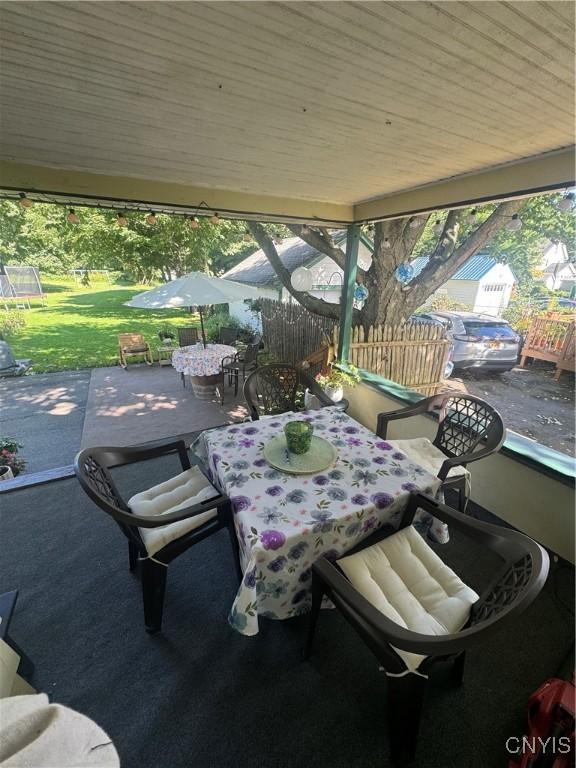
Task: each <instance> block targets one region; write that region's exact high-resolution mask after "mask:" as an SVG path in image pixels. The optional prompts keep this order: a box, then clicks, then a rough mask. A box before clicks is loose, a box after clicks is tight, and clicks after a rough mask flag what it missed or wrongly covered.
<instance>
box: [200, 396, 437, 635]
mask: <svg viewBox="0 0 576 768" xmlns="http://www.w3.org/2000/svg"><path fill="white" fill-rule="evenodd" d="M295 418H297V419H302V418H304V419H305V420H307V421H310V422H311V423H312V424H313V426H314V434H315V435H319V436H320V437H323V438H325V439H326V440H328V441H330V442H331V443H332V445H334V446H335V448H336V450H337V452H338V457H337V459H336V461H335V462H334V464H333V465H332V466H331V467H329V468H328V469H326V470H325V471H324V472H321V473H319V474H312V475H291V474H286V473H284V472H280V471H278V470H276V469H273V468H272V467H271V466H270V465H269V464H268V462H267V461H266V459H265V458H264V456H263V454H262V449H263V447H264V445H265V444H266V443H267V442H268V440H270V439H271V438H272V437H275V436H276V435H278V434H279V433H281V432H282V430H283V427H284V424H285V423H286V422H287V421H291V420H293V419H295ZM194 447H195V450H196V452H197V453H198V455H199V456H200V458H201V459H203V460H204V462H205V464H206V466H207V468H208V471H209V474H210V476H211V478H212V482H214V483H215V485H217V486H218V487H219V488H220V490H222V491H223V492H225V493H226V494H228V495H229V496H230V498H231V501H232V505H233V509H234V520H235V526H236V533H237V536H238V541H239V545H240V559H241V564H242V571H243V573H244V577H243V580H242V584H241V586H240V588H239V590H238V594H237V596H236V599H235V601H234V604H233V606H232V610H231V612H230V616H229V622H230V624H231V625H232V626H233V627H234V628H235V629H237V630H238V631H239V632H241V633H242V634H245V635H255V634H257V632H258V616H259V615H260V616H265V617H267V618H271V619H287V618H290V617H292V616H297V615H299V614H302V613H305V612H306V611H308V610H309V608H310V604H311V595H310V584H311V565H312V563H313V562H314V561H315V560H317V559H318V558H319V557H321V556H322V555H325V556H327V557H333V558H337V557H340V556H341V555H343V554H344V553H345V552H347V551H349V550H350V549H352V547H354V546H355V545H356V544H358V543H359V542H360V541H361V540H362V539H364V538H365V537H366V536H368V535H369V534H370V533H372V532H373V531H374V530H375V529H377V528H379V527H380V526H382V525H384V524H390V525H391V526H392V527H393V528H397V527H398V525H399V522H400V517H401V513H402V511H403V510H404V508H405V506H406V503H407V501H408V496H409V494H410V491H415V490H419V491H424V492H426V493H430V494H434V493H435V492H436V491H437V490H438V488H439V487H440V480H439V479H438V478H437V477H435V476H433V475H431V474H429V473H428V472H427V471H426V470H425V469H423V468H422V467H420V466H418V465H417V464H415V463H414V462H412V461H411V460H410V459H408V458H407V457H406V456H405V455H404V454H403V453H400V452H399V451H397V450H395V449H394V448H393V447H392V446H391V445H390V443H387V442H386V441H385V440H382V439H380V438H379V437H377V436H376V435H374V434H373V433H372V432H370V431H369V430H368V429H366V428H365V427H363V426H362V425H361V424H359V423H358V422H356V421H354V420H353V419H352V418H351V417H350V416H348V415H347V414H345V413H343V412H342V411H339V410H337V409H336V408H323V409H322V410H320V411H304V412H300V413H298V414H297V415H296V414H293V413H286V414H282V415H281V416H275V417H271V418H265V419H261V420H259V421H255V422H251V423H246V424H239V425H232V426H227V427H220V428H217V429H213V430H208V431H206V432H204V433H203V434H202V435H201V436H200V437H199V438H198V440H197V442H196V445H195V446H194ZM418 514H419V515H420V517H419V519H418V521H417V523H416V525H417V527H419V528H420V530H421V532H423V533H424V534H425V535H427V536H429V537H430V538H431V539H433V540H435V541H438V542H445V541H447V538H448V531H447V529H446V526H445V525H444V524H443V523H441V522H440V521H437V520H434V519H433V518H432V517H431V516H430V515H428V514H425V513H424V512H422V511H420V512H419V513H418Z"/></svg>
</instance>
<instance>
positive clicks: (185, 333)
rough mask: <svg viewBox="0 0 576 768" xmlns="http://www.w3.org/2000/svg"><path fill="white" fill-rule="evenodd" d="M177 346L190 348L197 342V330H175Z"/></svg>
mask: <svg viewBox="0 0 576 768" xmlns="http://www.w3.org/2000/svg"><path fill="white" fill-rule="evenodd" d="M176 330H177V331H178V344H179V345H180V346H181V347H190V346H192V344H196V342H197V341H198V329H197V328H177V329H176Z"/></svg>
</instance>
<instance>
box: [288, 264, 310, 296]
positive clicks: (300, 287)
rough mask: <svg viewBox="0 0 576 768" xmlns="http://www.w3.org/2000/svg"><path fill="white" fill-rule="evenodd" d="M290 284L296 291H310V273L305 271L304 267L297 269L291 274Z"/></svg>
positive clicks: (307, 270)
mask: <svg viewBox="0 0 576 768" xmlns="http://www.w3.org/2000/svg"><path fill="white" fill-rule="evenodd" d="M290 282H291V283H292V288H294V289H295V290H296V291H311V290H312V285H313V280H312V272H310V270H309V269H306V267H298V268H297V269H295V270H294V272H292V276H291V278H290Z"/></svg>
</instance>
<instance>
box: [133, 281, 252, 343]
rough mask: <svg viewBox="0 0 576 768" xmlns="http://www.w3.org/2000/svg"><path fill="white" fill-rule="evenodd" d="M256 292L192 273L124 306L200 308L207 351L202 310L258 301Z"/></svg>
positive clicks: (146, 292) (242, 285)
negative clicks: (205, 307)
mask: <svg viewBox="0 0 576 768" xmlns="http://www.w3.org/2000/svg"><path fill="white" fill-rule="evenodd" d="M259 298H260V292H259V290H258V289H257V288H253V287H252V286H251V285H244V283H236V282H234V281H233V280H224V278H222V277H210V275H205V274H204V272H189V273H188V274H187V275H184V276H183V277H178V278H177V279H176V280H171V281H170V282H169V283H164V284H163V285H159V286H158V287H157V288H152V289H151V290H150V291H144V293H139V294H137V295H136V296H133V297H132V298H131V299H130V301H126V302H125V306H127V307H135V308H136V309H185V308H192V307H198V311H199V313H200V326H201V328H202V342H203V343H204V347H206V335H205V334H204V319H203V317H202V307H204V306H206V305H208V304H229V303H230V302H232V301H241V300H242V299H259Z"/></svg>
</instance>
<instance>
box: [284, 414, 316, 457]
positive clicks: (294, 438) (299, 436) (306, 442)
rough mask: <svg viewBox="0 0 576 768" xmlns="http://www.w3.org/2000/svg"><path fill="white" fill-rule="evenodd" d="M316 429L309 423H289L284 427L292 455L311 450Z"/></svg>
mask: <svg viewBox="0 0 576 768" xmlns="http://www.w3.org/2000/svg"><path fill="white" fill-rule="evenodd" d="M313 432H314V427H313V426H312V424H310V423H309V422H307V421H289V422H288V423H287V424H285V425H284V434H285V435H286V445H287V446H288V450H289V451H290V453H296V454H302V453H307V452H308V451H309V450H310V443H311V442H312V433H313Z"/></svg>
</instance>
